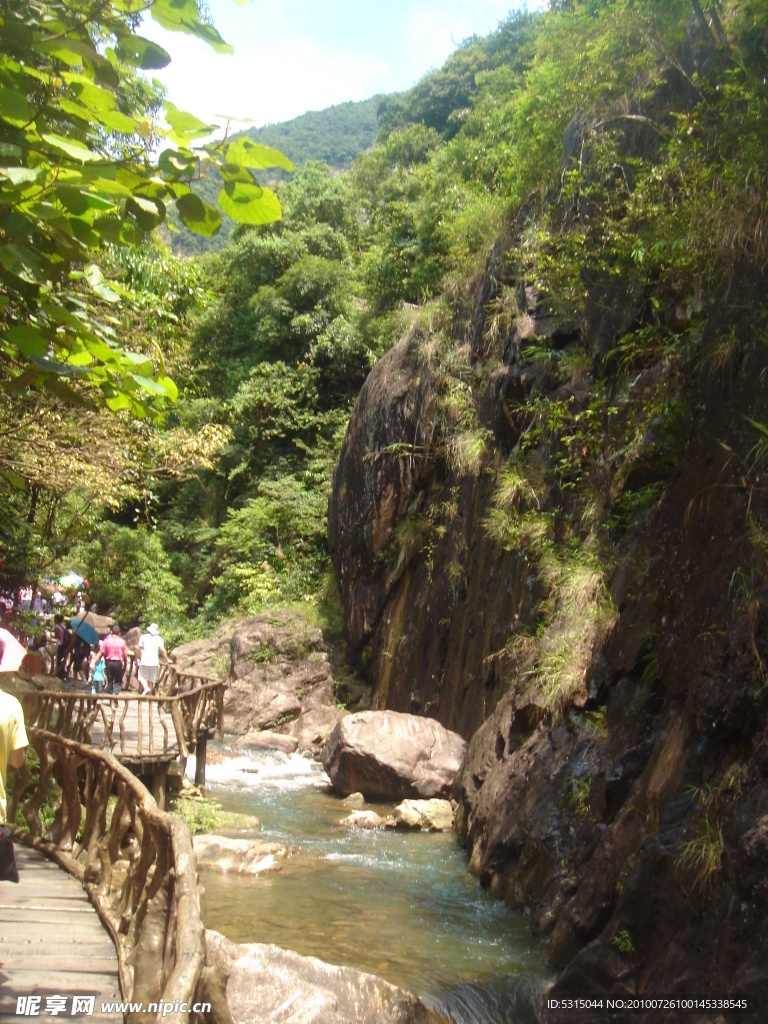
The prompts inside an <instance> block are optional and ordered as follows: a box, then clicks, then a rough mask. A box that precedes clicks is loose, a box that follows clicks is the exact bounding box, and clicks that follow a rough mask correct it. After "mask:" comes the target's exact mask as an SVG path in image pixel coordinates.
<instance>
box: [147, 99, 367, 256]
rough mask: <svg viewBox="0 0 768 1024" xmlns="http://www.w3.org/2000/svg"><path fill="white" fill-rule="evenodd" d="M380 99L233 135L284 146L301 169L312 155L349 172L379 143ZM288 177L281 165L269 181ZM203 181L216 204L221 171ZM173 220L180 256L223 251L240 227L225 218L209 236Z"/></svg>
mask: <svg viewBox="0 0 768 1024" xmlns="http://www.w3.org/2000/svg"><path fill="white" fill-rule="evenodd" d="M380 100H381V97H379V96H372V97H371V98H370V99H368V100H362V101H360V102H357V103H352V102H350V103H339V104H336V105H335V106H333V107H326V108H325V110H310V111H308V112H307V113H306V114H301V115H300V116H299V117H295V118H293V120H291V121H282V122H280V123H279V124H268V125H265V126H264V127H263V128H249V129H247V131H245V132H238V133H237V134H236V135H234V136H233V140H237V139H239V138H241V137H248V138H250V139H252V140H253V141H254V142H256V143H258V144H260V145H263V146H269V147H271V148H273V149H278V150H280V152H281V153H285V155H286V156H287V157H288V158H289V159H290V160H291V161H292V163H293V164H294V165H295V166H296V167H299V168H301V167H303V166H304V164H305V163H306V162H307V161H308V160H319V161H321V162H322V163H324V164H326V165H327V166H328V167H330V168H331V170H333V171H343V170H346V169H347V168H348V167H349V166H350V165H351V164H352V162H353V160H354V159H355V157H357V156H359V154H360V153H364V152H365V151H366V150H368V149H370V147H371V146H372V145H373V143H374V140H375V139H376V136H377V135H378V132H379V122H378V113H377V112H378V107H379V102H380ZM286 178H287V175H286V172H284V171H279V170H278V171H277V172H273V173H272V174H271V175H270V177H269V180H270V181H272V182H274V181H276V180H280V181H285V180H286ZM198 184H199V189H198V191H199V193H200V195H201V196H203V198H204V199H205V200H206V202H208V203H209V204H210V203H214V204H215V201H216V193H217V192H218V191H219V190H220V189H221V179H220V178H219V176H218V174H216V173H215V172H213V171H212V172H211V174H210V176H206V177H204V178H203V179H202V180H201V181H200V182H199V183H198ZM173 225H174V227H175V228H176V229H177V230H176V231H175V232H174V231H168V232H167V233H166V234H165V235H164V237H165V241H166V242H167V243H168V244H170V246H171V248H172V249H173V251H174V253H176V254H177V255H179V256H193V255H201V254H203V253H206V252H221V250H222V249H223V248H224V246H225V245H226V244H227V241H228V239H229V236H230V234H231V232H232V229H233V228H234V226H235V225H234V221H232V220H230V218H229V217H224V218H223V220H222V226H221V231H219V232H218V233H217V234H215V235H213V236H211V237H205V236H200V235H195V234H193V233H192V232H191V231H188V230H187V229H186V228H184V227H183V226H182V225H181V224H180V223H179V222H178V220H173Z"/></svg>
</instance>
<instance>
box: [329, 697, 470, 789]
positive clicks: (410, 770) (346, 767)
mask: <svg viewBox="0 0 768 1024" xmlns="http://www.w3.org/2000/svg"><path fill="white" fill-rule="evenodd" d="M466 747H467V745H466V743H465V741H464V740H463V739H462V737H461V736H459V735H458V734H457V733H454V732H449V731H448V730H447V729H446V728H444V727H443V726H442V725H440V723H439V722H436V721H435V720H434V719H432V718H419V717H418V716H417V715H406V714H402V713H400V712H396V711H361V712H359V713H358V714H356V715H347V716H346V717H345V718H342V719H341V720H340V721H339V723H338V724H337V726H336V728H335V729H334V730H333V732H332V733H331V735H330V737H329V739H328V742H327V743H326V744H325V746H324V747H323V750H322V754H321V756H322V761H323V767H324V768H325V770H326V772H327V773H328V776H329V778H330V780H331V783H332V785H333V788H334V789H335V790H336V791H337V792H339V793H342V794H344V795H345V796H346V795H347V794H349V793H355V792H360V793H362V794H363V795H364V796H365V797H366V798H367V799H379V800H392V799H394V800H402V799H403V798H405V797H424V798H426V799H429V798H430V797H447V796H448V794H449V793H450V790H451V786H452V785H453V780H454V777H455V776H456V773H457V772H458V770H459V767H460V766H461V762H462V760H463V758H464V753H465V751H466Z"/></svg>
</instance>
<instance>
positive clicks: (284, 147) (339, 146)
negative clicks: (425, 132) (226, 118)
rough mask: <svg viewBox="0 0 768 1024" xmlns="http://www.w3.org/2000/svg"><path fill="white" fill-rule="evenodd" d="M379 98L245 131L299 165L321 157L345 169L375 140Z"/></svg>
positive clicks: (333, 165)
mask: <svg viewBox="0 0 768 1024" xmlns="http://www.w3.org/2000/svg"><path fill="white" fill-rule="evenodd" d="M380 100H381V97H380V96H372V97H371V98H370V99H367V100H362V101H360V102H357V103H353V102H350V103H337V104H336V105H335V106H333V107H326V108H325V109H324V110H309V111H307V113H306V114H301V115H299V117H294V118H293V120H291V121H281V122H280V123H279V124H267V125H264V127H263V128H249V129H248V130H247V131H246V132H245V134H246V135H248V136H249V137H250V138H252V139H253V141H254V142H259V143H261V144H262V145H264V146H273V147H274V148H275V149H279V150H280V152H281V153H285V155H286V156H288V157H290V159H291V160H292V161H293V162H294V164H295V165H296V166H297V167H303V166H304V164H305V163H306V162H307V160H321V161H322V162H323V163H325V164H328V166H329V167H330V168H332V169H333V170H334V171H343V170H346V169H347V168H348V167H349V166H350V165H351V164H352V161H353V160H354V159H355V157H356V156H359V155H360V153H365V151H366V150H368V149H370V148H371V146H372V145H373V143H374V142H375V140H376V136H377V135H378V133H379V119H378V108H379V102H380Z"/></svg>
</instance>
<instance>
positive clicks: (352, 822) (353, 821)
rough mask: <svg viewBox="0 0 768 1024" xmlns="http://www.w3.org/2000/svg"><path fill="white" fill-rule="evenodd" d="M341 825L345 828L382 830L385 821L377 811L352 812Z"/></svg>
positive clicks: (342, 820) (343, 819)
mask: <svg viewBox="0 0 768 1024" xmlns="http://www.w3.org/2000/svg"><path fill="white" fill-rule="evenodd" d="M339 824H341V825H343V826H344V828H381V826H382V825H383V824H384V819H383V818H382V817H381V815H379V814H377V813H376V811H352V813H351V814H348V815H347V816H346V818H342V819H341V822H340V823H339Z"/></svg>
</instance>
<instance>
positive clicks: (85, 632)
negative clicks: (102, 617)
mask: <svg viewBox="0 0 768 1024" xmlns="http://www.w3.org/2000/svg"><path fill="white" fill-rule="evenodd" d="M70 626H71V627H72V629H73V630H74V632H75V636H79V637H80V639H81V640H84V641H85V642H86V643H87V644H90V645H91V646H92V647H98V646H99V634H98V633H97V632H96V630H95V629H94V628H93V626H92V625H91V624H90V622H86V621H85V619H72V621H71V622H70Z"/></svg>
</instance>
